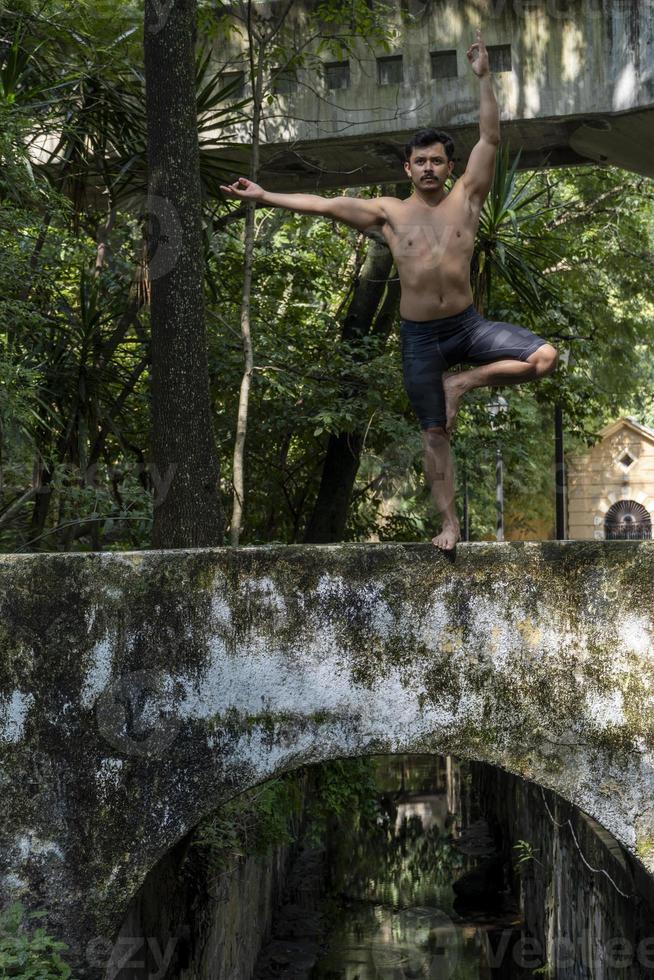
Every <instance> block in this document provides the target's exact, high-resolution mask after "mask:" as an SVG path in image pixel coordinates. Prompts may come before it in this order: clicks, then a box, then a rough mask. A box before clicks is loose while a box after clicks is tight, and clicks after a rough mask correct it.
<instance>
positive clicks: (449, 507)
mask: <svg viewBox="0 0 654 980" xmlns="http://www.w3.org/2000/svg"><path fill="white" fill-rule="evenodd" d="M422 438H423V444H424V449H425V475H426V477H427V481H428V483H429V488H430V490H431V495H432V497H433V499H434V503H435V504H436V508H437V510H438V512H439V513H440V515H441V517H442V519H443V528H442V530H441V532H440V534H437V535H436V536H435V537H434V538H432V544H434V545H436V547H437V548H443V549H444V550H448V551H449V550H451V549H452V548H454V546H455V544H456V543H457V541H458V540H459V521H458V519H457V516H456V509H455V496H454V458H453V456H452V450H451V449H450V439H449V436H448V434H447V432H446V431H445V429H444V428H443V427H442V426H430V427H429V428H427V429H423V432H422Z"/></svg>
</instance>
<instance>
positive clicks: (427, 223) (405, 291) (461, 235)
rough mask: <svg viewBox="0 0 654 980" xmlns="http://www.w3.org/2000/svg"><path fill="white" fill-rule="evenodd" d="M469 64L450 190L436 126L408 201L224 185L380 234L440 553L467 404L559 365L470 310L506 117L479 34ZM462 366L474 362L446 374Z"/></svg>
mask: <svg viewBox="0 0 654 980" xmlns="http://www.w3.org/2000/svg"><path fill="white" fill-rule="evenodd" d="M467 58H468V61H469V62H470V65H471V68H472V71H473V72H474V74H475V75H477V77H478V78H479V80H480V87H481V104H480V110H479V142H478V143H477V144H476V145H475V146H474V147H473V149H472V152H471V153H470V158H469V160H468V165H467V167H466V170H465V173H464V174H463V176H462V177H461V178H460V179H459V180H457V181H456V183H455V185H454V187H453V188H452V190H451V191H450V192H449V193H446V192H445V189H444V185H445V181H446V180H447V178H448V177H449V176H450V175H451V173H452V169H453V167H454V164H453V162H452V156H453V153H454V144H453V142H452V139H451V138H450V137H449V136H448V135H447V133H443V132H441V131H439V130H434V129H425V130H421V131H420V132H418V133H416V134H415V136H414V137H413V138H412V139H411V140H410V141H409V143H408V144H407V145H406V147H405V156H406V162H405V164H404V169H405V171H406V174H407V176H408V177H409V178H410V180H411V183H412V184H413V194H412V195H411V197H409V198H407V199H406V200H400V199H398V198H395V197H378V198H374V199H373V200H366V199H362V198H355V197H331V198H325V197H319V196H318V195H314V194H273V193H270V192H269V191H265V190H264V189H263V188H262V187H260V186H259V185H258V184H255V183H254V182H253V181H250V180H247V179H246V178H245V177H239V179H238V180H237V181H236V182H235V183H234V184H232V185H231V186H229V187H223V188H222V190H223V191H224V192H225V193H226V194H229V195H231V196H233V197H237V198H240V199H242V200H246V201H247V200H250V201H251V200H255V201H259V202H261V204H263V205H266V206H269V207H282V208H289V209H290V210H292V211H299V212H301V213H302V214H316V215H324V216H325V217H328V218H335V219H337V220H339V221H343V222H345V223H346V224H348V225H351V226H352V227H353V228H356V229H357V230H359V231H361V232H367V233H370V232H372V231H377V232H381V234H383V236H384V238H385V240H386V242H387V244H388V247H389V248H390V250H391V253H392V255H393V258H394V260H395V264H396V267H397V271H398V275H399V278H400V285H401V288H402V298H401V303H400V317H401V338H402V362H403V370H404V383H405V387H406V390H407V394H408V396H409V400H410V401H411V404H412V406H413V409H414V411H415V412H416V415H417V416H418V419H419V421H420V426H421V429H422V436H423V445H424V451H425V473H426V475H427V479H428V481H429V484H430V487H431V492H432V496H433V498H434V501H435V504H436V507H437V508H438V510H439V511H440V514H441V516H442V521H443V527H442V530H441V532H440V534H437V535H436V536H435V537H434V538H433V539H432V541H433V544H434V545H436V546H437V547H438V548H441V549H444V550H451V549H453V548H454V546H455V545H456V542H457V541H458V540H459V536H460V534H459V521H458V519H457V516H456V510H455V497H454V465H453V461H452V453H451V450H450V445H449V437H450V434H451V432H452V428H453V424H454V420H455V417H456V413H457V409H458V406H459V402H460V401H461V398H462V397H463V395H465V393H466V392H468V391H471V390H472V389H473V388H479V387H481V386H483V385H506V384H519V383H520V382H522V381H531V380H532V379H534V378H541V377H543V376H544V375H546V374H550V373H551V372H552V371H553V370H554V368H555V367H556V361H557V351H556V349H555V348H554V347H553V346H552V345H551V344H548V343H547V342H546V341H545V340H543V339H542V338H541V337H537V336H536V335H535V334H533V333H532V332H531V331H529V330H527V329H526V328H524V327H519V326H516V325H515V324H512V323H499V322H491V321H488V320H485V319H483V317H481V316H480V314H479V313H478V312H477V311H476V310H475V308H474V306H473V302H472V289H471V286H470V261H471V258H472V252H473V246H474V240H475V235H476V232H477V228H478V225H479V215H480V212H481V207H482V204H483V203H484V200H485V198H486V195H487V194H488V191H489V190H490V187H491V183H492V180H493V173H494V169H495V155H496V151H497V146H498V144H499V141H500V115H499V110H498V107H497V102H496V100H495V95H494V93H493V85H492V80H491V75H490V69H489V65H488V51H487V50H486V45H485V44H484V41H483V39H482V37H481V32H480V31H477V40H476V41H475V43H474V44H472V45H471V46H470V47H469V48H468V51H467ZM459 363H466V364H473V365H477V366H475V367H473V368H472V369H470V370H467V371H460V372H457V373H449V374H448V373H447V368H450V367H452V366H453V365H455V364H459Z"/></svg>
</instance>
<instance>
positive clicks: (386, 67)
mask: <svg viewBox="0 0 654 980" xmlns="http://www.w3.org/2000/svg"><path fill="white" fill-rule="evenodd" d="M377 81H378V82H379V84H380V85H401V84H402V82H403V81H404V70H403V67H402V55H401V54H397V55H392V56H391V57H388V58H377Z"/></svg>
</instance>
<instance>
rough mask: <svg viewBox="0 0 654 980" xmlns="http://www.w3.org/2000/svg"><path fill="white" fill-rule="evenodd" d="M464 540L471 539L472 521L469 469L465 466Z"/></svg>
mask: <svg viewBox="0 0 654 980" xmlns="http://www.w3.org/2000/svg"><path fill="white" fill-rule="evenodd" d="M463 540H464V541H469V540H470V521H469V516H468V471H467V469H466V467H465V466H464V467H463Z"/></svg>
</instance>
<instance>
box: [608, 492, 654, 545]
mask: <svg viewBox="0 0 654 980" xmlns="http://www.w3.org/2000/svg"><path fill="white" fill-rule="evenodd" d="M604 537H605V538H607V540H609V541H618V540H620V541H624V540H636V541H644V540H647V541H648V540H649V539H650V538H651V537H652V520H651V518H650V515H649V512H648V511H647V510H646V509H645V507H643V505H642V504H638V503H636V501H635V500H619V501H618V502H617V504H613V506H612V507H609V509H608V510H607V512H606V517H605V518H604Z"/></svg>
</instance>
